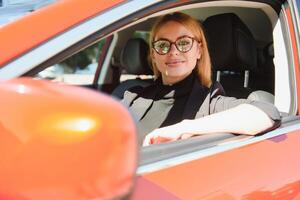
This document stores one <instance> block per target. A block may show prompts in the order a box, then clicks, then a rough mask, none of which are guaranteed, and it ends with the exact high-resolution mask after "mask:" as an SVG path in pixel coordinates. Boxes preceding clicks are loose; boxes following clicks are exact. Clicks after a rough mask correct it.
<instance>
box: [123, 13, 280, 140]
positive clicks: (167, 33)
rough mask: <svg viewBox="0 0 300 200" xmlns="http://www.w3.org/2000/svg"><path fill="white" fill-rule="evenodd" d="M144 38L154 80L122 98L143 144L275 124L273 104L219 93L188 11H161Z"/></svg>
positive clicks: (201, 35) (195, 23)
mask: <svg viewBox="0 0 300 200" xmlns="http://www.w3.org/2000/svg"><path fill="white" fill-rule="evenodd" d="M149 44H150V49H151V50H150V57H151V63H152V67H153V71H154V74H155V76H156V80H155V83H154V84H153V85H151V86H148V87H146V88H143V87H134V88H131V89H129V90H128V91H126V92H125V94H124V99H123V102H124V103H125V104H126V105H127V106H129V108H130V110H131V111H132V113H133V115H134V117H135V118H136V119H137V121H138V129H139V133H140V135H139V136H140V138H141V140H142V139H144V137H145V136H146V137H145V139H144V141H143V145H149V144H157V143H161V142H166V141H174V140H178V139H184V138H189V137H192V136H196V135H201V134H209V133H216V132H231V133H236V134H247V135H255V134H257V133H261V132H263V131H265V130H267V129H270V128H272V127H275V125H278V124H279V123H275V122H280V115H279V112H278V111H277V109H276V108H275V107H274V106H273V105H270V104H267V103H262V102H250V101H249V100H246V99H235V98H232V97H225V96H223V95H224V92H223V89H222V87H221V86H220V84H218V83H212V81H211V62H210V57H209V52H208V47H207V42H206V39H205V36H204V32H203V29H202V27H201V26H200V25H199V22H198V21H196V20H194V19H193V18H191V17H190V16H188V15H185V14H183V13H173V14H168V15H165V16H163V17H162V18H161V19H159V20H158V22H157V23H156V24H155V25H154V27H153V29H152V32H151V34H150V43H149ZM221 111H222V112H221Z"/></svg>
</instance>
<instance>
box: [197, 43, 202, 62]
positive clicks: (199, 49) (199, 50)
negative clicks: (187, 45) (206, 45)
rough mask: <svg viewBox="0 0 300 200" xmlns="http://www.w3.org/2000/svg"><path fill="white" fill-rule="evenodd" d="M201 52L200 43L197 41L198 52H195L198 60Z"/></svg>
mask: <svg viewBox="0 0 300 200" xmlns="http://www.w3.org/2000/svg"><path fill="white" fill-rule="evenodd" d="M201 54H202V43H198V54H197V59H198V60H199V59H200V58H201Z"/></svg>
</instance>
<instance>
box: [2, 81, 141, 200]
mask: <svg viewBox="0 0 300 200" xmlns="http://www.w3.org/2000/svg"><path fill="white" fill-rule="evenodd" d="M0 94H1V98H0V105H1V112H0V113H1V121H0V155H1V158H0V199H1V200H6V199H7V200H8V199H9V200H41V199H43V200H53V199H55V200H79V199H80V200H83V199H110V198H112V197H121V196H123V195H126V194H127V193H128V192H129V191H130V190H131V188H132V184H133V179H134V176H135V170H136V166H137V142H136V134H135V126H134V123H133V121H132V119H131V117H130V115H129V113H128V112H127V110H126V109H125V108H123V106H122V105H121V104H120V103H118V102H117V101H115V100H113V99H112V98H110V97H108V96H106V95H103V94H99V93H97V92H93V91H91V90H88V89H83V88H78V87H73V86H67V85H62V84H57V83H51V82H49V81H42V80H33V79H30V78H19V79H14V80H10V81H5V82H1V83H0Z"/></svg>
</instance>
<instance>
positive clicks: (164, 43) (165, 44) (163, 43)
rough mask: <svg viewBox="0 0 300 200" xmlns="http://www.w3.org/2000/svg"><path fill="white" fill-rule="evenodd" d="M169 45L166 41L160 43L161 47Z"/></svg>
mask: <svg viewBox="0 0 300 200" xmlns="http://www.w3.org/2000/svg"><path fill="white" fill-rule="evenodd" d="M166 47H168V44H167V43H166V42H162V43H160V44H159V48H166Z"/></svg>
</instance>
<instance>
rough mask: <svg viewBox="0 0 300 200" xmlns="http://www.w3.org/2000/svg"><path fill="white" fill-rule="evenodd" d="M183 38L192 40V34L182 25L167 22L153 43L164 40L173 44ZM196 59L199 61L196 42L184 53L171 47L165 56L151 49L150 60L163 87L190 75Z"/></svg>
mask: <svg viewBox="0 0 300 200" xmlns="http://www.w3.org/2000/svg"><path fill="white" fill-rule="evenodd" d="M183 36H188V37H190V38H194V35H193V33H192V32H191V31H190V30H188V29H187V28H185V27H184V26H183V25H182V24H180V23H178V22H175V21H169V22H167V23H165V24H164V25H163V26H162V27H161V28H160V29H159V30H158V32H157V34H156V35H155V36H154V41H157V40H160V39H166V40H169V41H170V42H175V41H176V40H178V39H180V38H182V37H183ZM197 59H200V44H199V43H198V42H197V41H196V40H194V41H193V45H192V47H191V49H190V50H189V51H188V52H185V53H183V52H180V51H179V50H178V49H177V48H176V46H175V44H172V45H171V48H170V51H169V52H168V53H167V54H165V55H160V54H158V53H157V52H156V51H155V50H154V49H152V60H153V62H154V64H155V66H156V67H157V69H158V71H159V72H160V73H161V76H162V81H163V84H165V85H172V84H174V83H177V82H178V81H181V80H183V79H184V78H186V77H187V76H188V75H189V74H191V73H192V71H193V69H194V68H195V66H196V63H197Z"/></svg>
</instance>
